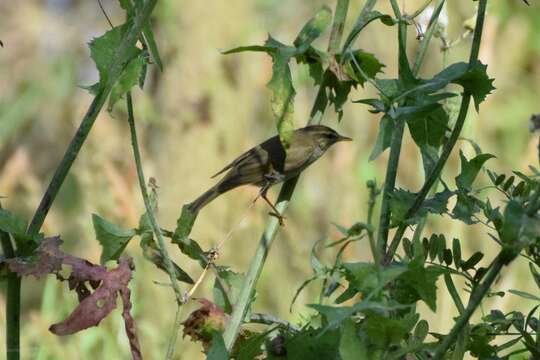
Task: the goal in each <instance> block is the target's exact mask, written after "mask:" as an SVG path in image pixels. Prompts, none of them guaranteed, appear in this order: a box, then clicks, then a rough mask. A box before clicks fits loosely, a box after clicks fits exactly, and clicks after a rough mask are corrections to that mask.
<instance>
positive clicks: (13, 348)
mask: <svg viewBox="0 0 540 360" xmlns="http://www.w3.org/2000/svg"><path fill="white" fill-rule="evenodd" d="M156 2H157V0H147V1H146V2H145V4H144V6H143V9H142V11H141V12H140V13H138V14H136V15H135V17H134V20H133V22H132V23H131V26H130V28H129V29H128V30H127V31H126V35H125V37H124V39H123V40H122V42H121V43H120V46H119V47H118V49H117V50H116V52H115V60H114V61H113V62H112V64H111V66H110V69H109V76H108V79H107V81H106V82H105V84H104V85H103V86H102V87H101V89H100V90H98V93H97V94H96V96H95V97H94V100H93V101H92V103H91V104H90V107H89V108H88V110H87V112H86V114H85V116H84V118H83V120H82V121H81V124H80V126H79V128H78V129H77V132H76V133H75V135H74V137H73V138H72V140H71V142H70V144H69V146H68V148H67V149H66V152H65V154H64V156H63V158H62V160H61V161H60V164H59V165H58V166H57V168H56V171H55V173H54V175H53V177H52V179H51V182H50V183H49V185H48V187H47V190H46V191H45V194H44V195H43V197H42V199H41V201H40V203H39V206H38V208H37V209H36V212H35V213H34V216H33V217H32V220H31V221H30V225H29V227H28V229H27V231H26V232H27V234H28V235H30V236H35V235H37V234H38V232H39V230H40V229H41V226H42V225H43V222H44V221H45V217H46V216H47V214H48V212H49V210H50V208H51V206H52V204H53V202H54V200H55V199H56V196H57V195H58V192H59V191H60V188H61V187H62V184H63V183H64V180H65V179H66V176H67V174H68V173H69V170H70V169H71V166H72V165H73V163H74V162H75V159H76V158H77V155H78V154H79V151H80V150H81V148H82V146H83V144H84V142H85V141H86V138H87V137H88V134H89V133H90V130H91V129H92V126H93V124H94V122H95V120H96V118H97V115H98V114H99V112H100V111H101V108H102V107H103V105H104V104H105V100H106V99H107V97H108V95H109V93H110V91H111V89H112V87H113V86H114V84H115V83H116V81H117V80H118V78H119V76H120V75H121V73H122V71H123V70H124V65H125V63H124V61H123V60H122V59H125V58H126V54H127V52H128V50H129V49H130V48H131V47H132V46H133V45H134V44H135V42H136V41H137V39H138V38H139V36H140V33H141V30H142V28H143V26H144V25H145V24H146V23H147V22H148V19H149V18H150V14H151V13H152V10H153V9H154V6H155V5H156ZM2 246H4V242H3V241H2ZM4 251H5V249H4ZM9 279H11V280H9ZM20 298H21V279H20V278H19V277H17V276H15V275H14V277H11V278H8V287H7V293H6V318H7V321H6V337H7V339H6V341H7V343H8V347H7V348H6V351H7V356H6V357H7V359H8V360H18V359H19V357H20V346H19V337H20Z"/></svg>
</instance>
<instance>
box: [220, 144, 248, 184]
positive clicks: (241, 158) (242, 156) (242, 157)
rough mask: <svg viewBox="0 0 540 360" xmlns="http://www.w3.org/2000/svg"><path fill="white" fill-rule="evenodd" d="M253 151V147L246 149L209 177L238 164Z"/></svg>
mask: <svg viewBox="0 0 540 360" xmlns="http://www.w3.org/2000/svg"><path fill="white" fill-rule="evenodd" d="M253 151H254V149H250V150H248V151H246V152H245V153H243V154H242V155H240V156H239V157H237V158H236V159H234V160H233V161H232V162H231V163H230V164H229V165H227V166H225V167H224V168H223V169H221V170H219V171H218V172H217V173H215V174H214V175H212V177H211V179H213V178H215V177H216V176H218V175H221V174H223V173H224V172H225V171H227V170H229V169H231V168H233V167H234V166H236V165H238V164H240V163H241V162H242V161H244V160H245V159H247V158H249V156H250V155H251V154H252V153H253Z"/></svg>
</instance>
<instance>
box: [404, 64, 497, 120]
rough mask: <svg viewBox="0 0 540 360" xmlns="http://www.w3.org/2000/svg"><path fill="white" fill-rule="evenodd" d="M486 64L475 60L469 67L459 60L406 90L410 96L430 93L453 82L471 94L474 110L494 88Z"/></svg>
mask: <svg viewBox="0 0 540 360" xmlns="http://www.w3.org/2000/svg"><path fill="white" fill-rule="evenodd" d="M486 69H487V66H486V65H483V64H482V63H481V62H479V61H477V62H475V63H474V64H473V65H472V66H471V67H469V64H467V63H464V62H459V63H455V64H452V65H450V66H448V67H447V68H446V69H444V70H443V71H441V72H439V73H438V74H436V75H435V76H434V77H433V78H431V79H429V80H422V81H421V82H420V84H419V85H417V86H415V87H414V88H412V89H410V90H408V91H407V95H408V96H409V97H411V96H412V95H416V94H417V93H419V92H420V93H424V94H430V93H434V92H436V91H439V90H442V89H443V88H445V87H446V86H447V85H448V84H450V83H454V84H458V85H461V86H463V88H464V90H465V92H468V93H470V94H471V95H472V97H473V99H474V102H475V106H476V110H478V106H479V105H480V103H481V102H482V101H483V100H484V99H485V98H486V96H487V95H488V94H489V93H490V92H491V91H492V90H493V89H495V88H494V87H493V79H490V78H489V77H488V75H487V73H486Z"/></svg>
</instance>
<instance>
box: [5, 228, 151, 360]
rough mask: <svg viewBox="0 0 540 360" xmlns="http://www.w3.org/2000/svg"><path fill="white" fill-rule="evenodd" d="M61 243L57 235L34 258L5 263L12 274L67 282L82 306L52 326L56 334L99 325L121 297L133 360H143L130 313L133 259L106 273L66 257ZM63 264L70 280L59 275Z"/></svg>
mask: <svg viewBox="0 0 540 360" xmlns="http://www.w3.org/2000/svg"><path fill="white" fill-rule="evenodd" d="M61 244H62V240H60V237H58V236H56V237H50V238H46V239H43V241H42V242H41V243H40V245H39V247H38V248H37V249H36V251H35V253H34V254H33V255H32V256H31V257H28V258H13V259H8V260H5V262H6V263H7V264H8V266H9V268H10V269H11V271H14V272H16V273H18V274H19V275H21V276H30V275H32V276H35V277H36V278H40V277H42V276H44V275H47V274H54V275H56V277H57V278H58V279H59V280H61V281H63V280H67V281H68V284H69V289H70V290H75V291H76V292H77V295H78V296H79V305H78V306H77V307H76V308H75V310H73V312H72V313H71V314H70V315H69V316H68V317H67V318H66V319H65V320H64V321H62V322H60V323H57V324H53V325H52V326H51V327H50V328H49V330H50V331H51V332H52V333H54V334H56V335H70V334H74V333H76V332H78V331H81V330H84V329H87V328H89V327H92V326H97V325H98V324H99V323H100V322H101V320H103V319H104V318H105V317H106V316H107V315H109V314H110V312H111V311H112V310H114V309H115V308H116V300H117V297H118V296H119V295H120V298H121V299H122V303H123V306H124V309H123V312H122V316H123V318H124V323H125V328H126V333H127V336H128V338H129V342H130V346H131V354H132V356H133V359H142V355H141V350H140V346H139V341H138V339H137V336H136V333H135V322H134V320H133V317H132V316H131V314H130V310H131V301H130V290H129V288H128V284H129V281H130V280H131V273H132V270H133V269H134V266H133V262H132V260H131V258H121V259H120V260H119V264H118V267H116V268H115V269H111V270H107V268H106V267H105V266H101V265H96V264H92V263H91V262H89V261H87V260H85V259H81V258H78V257H75V256H71V255H68V254H65V253H64V252H62V251H61V250H60V245H61ZM63 265H67V266H69V267H71V273H70V275H69V277H68V278H67V279H65V278H64V277H62V275H61V274H60V271H61V270H62V266H63ZM88 285H90V289H89V287H88Z"/></svg>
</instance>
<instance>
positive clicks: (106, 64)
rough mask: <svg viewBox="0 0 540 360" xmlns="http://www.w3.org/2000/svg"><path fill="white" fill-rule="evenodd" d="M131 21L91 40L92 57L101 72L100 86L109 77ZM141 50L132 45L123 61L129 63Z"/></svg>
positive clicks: (121, 60)
mask: <svg viewBox="0 0 540 360" xmlns="http://www.w3.org/2000/svg"><path fill="white" fill-rule="evenodd" d="M129 25H130V23H129V21H128V22H126V23H125V24H123V25H120V26H116V27H114V28H113V29H111V30H109V31H107V32H106V33H105V34H104V35H102V36H100V37H98V38H95V39H94V40H92V41H91V42H90V57H91V58H92V59H93V60H94V62H95V63H96V67H97V69H98V72H99V86H103V85H104V84H105V83H106V82H107V81H108V78H109V70H110V68H111V65H112V64H113V62H114V61H115V60H116V59H115V56H117V49H118V48H119V47H120V44H121V42H122V38H123V36H124V34H125V32H126V31H127V30H128V29H129ZM140 52H141V50H140V49H139V48H137V47H136V46H135V45H132V46H131V47H129V48H128V49H127V51H126V52H125V56H124V58H122V59H120V62H122V63H128V62H129V61H130V60H132V59H134V58H135V57H137V56H138V55H139V54H140Z"/></svg>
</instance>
